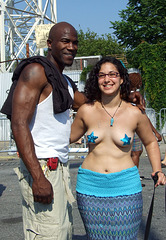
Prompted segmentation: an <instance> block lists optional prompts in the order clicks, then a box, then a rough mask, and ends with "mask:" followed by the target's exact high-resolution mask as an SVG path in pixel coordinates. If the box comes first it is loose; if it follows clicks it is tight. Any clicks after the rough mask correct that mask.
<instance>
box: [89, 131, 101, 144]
mask: <svg viewBox="0 0 166 240" xmlns="http://www.w3.org/2000/svg"><path fill="white" fill-rule="evenodd" d="M87 138H88V142H89V143H90V142H91V143H95V140H96V139H97V138H98V137H97V136H94V132H92V133H91V134H90V135H87Z"/></svg>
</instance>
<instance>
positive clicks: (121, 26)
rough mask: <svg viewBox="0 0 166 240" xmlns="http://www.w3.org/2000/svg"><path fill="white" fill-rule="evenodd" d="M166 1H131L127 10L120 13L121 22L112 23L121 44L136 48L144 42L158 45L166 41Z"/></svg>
mask: <svg viewBox="0 0 166 240" xmlns="http://www.w3.org/2000/svg"><path fill="white" fill-rule="evenodd" d="M165 13H166V1H164V0H153V1H151V0H129V2H128V4H127V9H125V10H122V11H120V13H119V16H120V17H121V19H122V20H121V21H115V22H112V21H110V23H111V25H112V26H111V27H110V28H113V29H114V30H115V31H114V34H115V35H116V37H117V39H118V40H119V42H120V43H121V44H123V45H125V46H126V47H130V48H132V49H133V48H135V47H137V46H138V45H139V44H140V43H141V42H142V41H146V42H147V43H150V44H156V43H158V42H163V41H165V40H166V34H165V29H166V15H165Z"/></svg>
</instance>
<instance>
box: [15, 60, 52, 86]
mask: <svg viewBox="0 0 166 240" xmlns="http://www.w3.org/2000/svg"><path fill="white" fill-rule="evenodd" d="M18 81H22V82H24V83H27V84H28V83H29V84H32V85H38V86H39V87H40V85H45V84H47V83H48V81H47V78H46V75H45V70H44V67H43V66H42V65H41V64H39V63H31V64H28V65H27V66H25V67H24V69H23V70H22V72H21V74H20V77H19V79H18Z"/></svg>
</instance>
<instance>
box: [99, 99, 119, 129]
mask: <svg viewBox="0 0 166 240" xmlns="http://www.w3.org/2000/svg"><path fill="white" fill-rule="evenodd" d="M121 103H122V100H121V101H120V103H119V105H118V107H117V109H116V110H115V112H114V114H113V115H111V114H110V113H109V112H108V111H107V110H106V109H105V107H104V105H103V103H102V102H101V106H102V108H103V109H104V111H105V112H106V113H107V114H108V115H109V116H110V117H111V122H110V127H112V126H113V123H114V116H115V114H116V112H117V111H118V108H119V107H120V105H121Z"/></svg>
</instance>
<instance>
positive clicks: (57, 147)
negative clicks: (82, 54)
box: [29, 80, 74, 163]
mask: <svg viewBox="0 0 166 240" xmlns="http://www.w3.org/2000/svg"><path fill="white" fill-rule="evenodd" d="M67 81H68V80H67ZM68 89H69V92H70V95H71V97H72V98H73V97H74V93H73V89H72V87H71V84H70V82H69V81H68ZM29 128H30V130H31V134H32V137H33V141H34V146H35V152H36V156H37V158H49V157H58V158H59V160H60V161H61V162H63V163H65V162H67V161H68V145H69V137H70V130H71V119H70V109H67V110H66V111H65V112H62V113H58V114H54V112H53V97H52V92H51V93H50V95H49V96H48V97H47V98H46V99H45V100H44V101H42V102H41V103H39V104H38V105H37V106H36V109H35V113H34V115H33V118H32V121H31V123H30V125H29Z"/></svg>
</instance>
